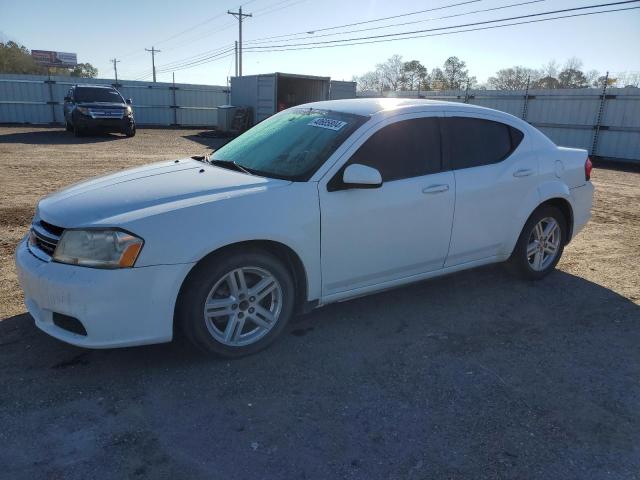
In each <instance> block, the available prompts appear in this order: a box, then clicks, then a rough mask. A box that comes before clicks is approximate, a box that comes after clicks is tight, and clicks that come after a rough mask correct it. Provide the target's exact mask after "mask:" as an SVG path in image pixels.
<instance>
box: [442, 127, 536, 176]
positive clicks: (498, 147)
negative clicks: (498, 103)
mask: <svg viewBox="0 0 640 480" xmlns="http://www.w3.org/2000/svg"><path fill="white" fill-rule="evenodd" d="M445 125H446V128H445V131H446V138H447V142H448V145H449V163H450V167H451V168H452V169H453V170H457V169H461V168H470V167H479V166H482V165H490V164H493V163H498V162H501V161H502V160H504V159H505V158H507V157H508V156H509V155H511V153H512V152H513V151H514V150H515V149H516V148H517V147H518V145H519V144H520V142H521V141H522V138H523V137H524V134H523V133H522V132H521V131H520V130H518V129H516V128H513V127H511V126H509V125H505V124H504V123H500V122H494V121H492V120H485V119H482V118H471V117H451V118H447V119H445Z"/></svg>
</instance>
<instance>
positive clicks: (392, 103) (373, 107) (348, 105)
mask: <svg viewBox="0 0 640 480" xmlns="http://www.w3.org/2000/svg"><path fill="white" fill-rule="evenodd" d="M301 107H302V108H316V109H318V110H331V111H334V112H342V113H353V114H356V115H363V116H374V115H376V114H378V113H383V112H384V113H388V112H392V111H399V110H402V111H404V112H410V111H412V110H420V111H424V110H425V109H434V110H442V109H443V108H446V109H447V110H460V111H472V110H475V111H489V112H495V113H502V112H498V111H497V110H493V109H490V108H485V107H479V106H477V105H469V104H465V103H459V102H445V101H440V100H425V99H422V98H388V97H386V98H350V99H344V100H326V101H322V102H312V103H305V104H303V105H298V107H297V108H301Z"/></svg>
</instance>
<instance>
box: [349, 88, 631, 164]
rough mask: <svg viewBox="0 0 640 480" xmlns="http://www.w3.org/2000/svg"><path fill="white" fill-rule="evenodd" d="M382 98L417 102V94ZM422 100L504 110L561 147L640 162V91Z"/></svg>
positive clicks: (471, 94)
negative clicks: (445, 101) (412, 98)
mask: <svg viewBox="0 0 640 480" xmlns="http://www.w3.org/2000/svg"><path fill="white" fill-rule="evenodd" d="M383 95H384V96H387V97H389V96H394V97H402V98H406V97H414V98H415V97H417V96H418V92H415V91H414V92H384V94H383ZM419 95H420V97H421V98H428V99H433V100H447V101H452V102H463V103H469V104H473V105H480V106H483V107H489V108H494V109H496V110H502V111H504V112H507V113H510V114H512V115H515V116H517V117H520V118H522V119H524V120H526V121H527V122H529V123H530V124H532V125H534V126H535V127H537V128H539V129H540V130H541V131H542V132H544V133H545V134H546V135H547V136H548V137H549V138H550V139H551V140H553V141H554V142H555V143H556V144H557V145H560V146H565V147H577V148H584V149H586V150H588V151H589V153H590V155H592V156H597V157H603V158H608V159H614V160H616V159H618V160H625V161H636V162H640V88H574V89H557V90H514V91H507V90H463V91H459V90H456V91H425V92H420V94H419ZM358 96H380V93H378V92H360V93H358Z"/></svg>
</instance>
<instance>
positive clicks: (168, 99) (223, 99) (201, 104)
mask: <svg viewBox="0 0 640 480" xmlns="http://www.w3.org/2000/svg"><path fill="white" fill-rule="evenodd" d="M83 83H90V84H96V85H98V84H99V85H113V86H116V85H115V83H114V80H112V79H97V78H76V77H63V76H52V77H47V76H40V75H9V74H0V123H32V124H62V123H63V121H64V118H63V114H62V105H63V103H64V96H65V95H66V93H67V92H68V91H69V88H71V87H72V86H73V85H76V84H83ZM116 88H117V89H118V90H119V91H120V93H121V94H122V96H123V97H124V98H131V99H132V100H133V109H134V112H135V117H136V122H137V123H138V125H180V126H182V125H184V126H208V127H215V126H216V125H217V124H218V111H217V107H218V105H224V104H226V103H228V97H229V95H228V89H227V88H226V87H222V86H217V85H192V84H185V83H176V84H175V85H174V84H172V83H162V82H157V83H153V82H133V81H128V80H122V81H119V82H118V85H117V86H116Z"/></svg>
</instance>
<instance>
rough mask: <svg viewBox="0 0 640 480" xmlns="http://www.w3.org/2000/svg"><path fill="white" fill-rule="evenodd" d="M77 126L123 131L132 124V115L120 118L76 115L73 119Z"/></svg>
mask: <svg viewBox="0 0 640 480" xmlns="http://www.w3.org/2000/svg"><path fill="white" fill-rule="evenodd" d="M74 121H75V122H76V123H77V124H78V127H79V128H81V129H84V130H103V131H113V132H124V131H125V130H126V129H127V128H129V127H130V126H131V125H133V124H134V120H133V117H122V118H91V117H89V116H86V115H78V116H77V117H76V118H75V120H74Z"/></svg>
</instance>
